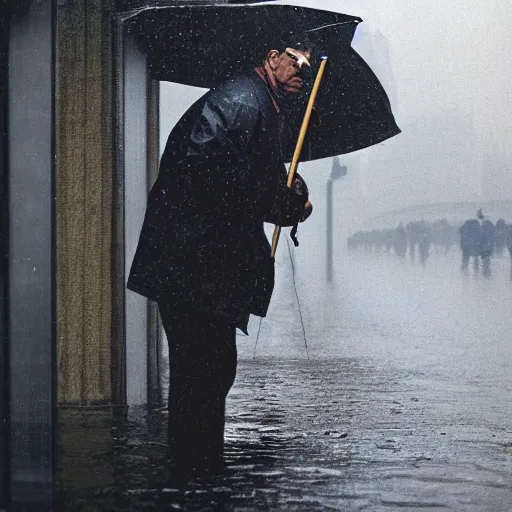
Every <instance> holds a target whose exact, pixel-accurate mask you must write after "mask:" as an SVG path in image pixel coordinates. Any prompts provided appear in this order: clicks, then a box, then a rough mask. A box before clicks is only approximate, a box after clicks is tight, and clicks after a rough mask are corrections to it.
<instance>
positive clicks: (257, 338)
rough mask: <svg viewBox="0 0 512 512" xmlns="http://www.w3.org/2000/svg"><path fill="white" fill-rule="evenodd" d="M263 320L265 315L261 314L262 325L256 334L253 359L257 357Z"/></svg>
mask: <svg viewBox="0 0 512 512" xmlns="http://www.w3.org/2000/svg"><path fill="white" fill-rule="evenodd" d="M262 322H263V317H262V316H260V326H259V327H258V334H257V335H256V343H255V344H254V355H253V356H252V358H253V359H256V347H257V346H258V340H259V339H260V331H261V323H262Z"/></svg>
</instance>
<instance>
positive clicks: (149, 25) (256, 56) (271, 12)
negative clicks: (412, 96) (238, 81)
mask: <svg viewBox="0 0 512 512" xmlns="http://www.w3.org/2000/svg"><path fill="white" fill-rule="evenodd" d="M137 18H138V19H137V27H139V29H138V30H139V37H140V40H141V43H142V45H143V46H144V48H145V50H146V52H147V55H148V63H149V71H150V74H151V76H152V77H153V78H155V79H157V80H164V81H170V82H177V83H182V84H186V85H193V86H197V87H205V88H211V87H215V85H217V84H218V83H220V82H223V81H224V80H226V79H227V78H229V77H230V76H232V75H234V74H236V73H239V72H242V71H246V70H248V69H252V68H253V67H254V66H256V65H260V64H262V62H263V60H264V58H265V56H266V54H267V53H268V51H269V50H271V49H274V48H275V49H278V50H284V48H283V45H285V46H290V47H299V48H300V47H301V46H303V45H304V41H305V40H307V43H308V45H311V44H312V45H313V49H314V52H313V55H312V64H313V70H312V71H313V73H316V71H317V69H318V66H319V65H320V57H321V56H322V55H327V56H328V57H329V63H328V66H327V69H326V73H325V76H324V79H323V81H322V87H321V89H320V91H319V93H318V96H317V99H316V103H315V110H314V114H313V116H312V119H311V123H310V126H309V129H308V136H307V138H306V141H305V145H304V148H303V151H302V153H301V158H300V160H301V161H306V160H316V159H319V158H326V157H331V156H335V155H340V154H344V153H349V152H351V151H356V150H359V149H362V148H365V147H368V146H372V145H374V144H377V143H379V142H382V141H383V140H386V139H388V138H390V137H392V136H394V135H397V134H398V133H400V130H399V128H398V127H397V125H396V123H395V120H394V117H393V114H392V112H391V107H390V104H389V100H388V97H387V95H386V93H385V91H384V89H383V87H382V86H381V84H380V82H379V81H378V79H377V77H376V76H375V74H374V73H373V71H372V70H371V69H370V68H369V66H368V65H367V64H366V63H365V62H364V61H363V59H362V58H361V57H360V56H359V55H358V54H357V53H356V52H355V51H354V50H353V49H352V47H351V42H352V38H353V36H354V33H355V30H356V28H357V25H358V24H359V23H360V22H361V21H362V20H361V19H360V18H358V17H356V16H349V15H345V14H340V13H335V12H328V11H321V10H317V9H311V8H306V7H296V6H290V5H276V4H274V5H272V4H252V5H236V4H220V5H209V6H199V5H198V6H191V5H188V6H183V5H182V6H172V7H162V8H156V9H150V10H149V9H148V10H145V11H142V12H140V13H139V14H138V16H137ZM306 99H307V98H305V100H306ZM304 109H305V103H304V108H293V109H288V113H285V115H284V116H283V118H284V122H285V127H286V128H285V129H284V131H283V132H282V135H283V136H282V145H283V147H284V152H285V154H286V155H288V156H289V160H291V157H292V154H293V150H294V148H295V144H296V141H297V135H298V127H299V126H300V123H301V118H302V116H303V115H304Z"/></svg>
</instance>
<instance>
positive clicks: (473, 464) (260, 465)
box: [59, 359, 512, 512]
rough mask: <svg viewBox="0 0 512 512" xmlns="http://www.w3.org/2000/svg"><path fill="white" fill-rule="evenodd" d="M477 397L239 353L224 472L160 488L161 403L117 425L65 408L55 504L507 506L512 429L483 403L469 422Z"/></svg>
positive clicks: (412, 379) (434, 385) (376, 372)
mask: <svg viewBox="0 0 512 512" xmlns="http://www.w3.org/2000/svg"><path fill="white" fill-rule="evenodd" d="M471 396H472V397H473V398H474V399H475V400H478V390H477V389H476V388H473V389H472V388H467V387H460V388H459V389H456V387H454V386H453V383H443V382H434V381H432V380H430V379H429V378H428V377H426V376H422V375H412V374H409V373H407V372H400V371H397V369H387V368H382V367H381V368H378V367H375V366H373V365H371V364H365V363H364V362H360V361H355V360H343V359H339V360H335V361H314V362H307V361H269V360H254V361H251V360H245V361H242V363H241V364H240V366H239V372H238V377H237V384H236V385H235V387H234V388H233V391H232V393H231V395H230V399H229V404H228V413H227V414H228V421H227V436H226V442H227V448H226V459H227V462H228V467H227V470H226V471H225V473H224V474H223V475H220V476H219V477H217V478H215V479H212V480H211V481H203V482H200V481H196V482H193V483H191V484H190V485H189V487H187V488H185V489H174V488H171V487H169V486H168V484H167V483H166V478H167V471H166V468H165V459H166V458H165V449H164V446H163V444H164V443H165V417H164V413H163V412H154V413H145V412H144V411H138V413H137V414H136V415H132V417H131V418H130V420H131V421H128V422H123V421H119V420H118V421H116V420H112V419H110V418H109V417H108V416H109V414H108V413H105V412H103V413H98V412H96V413H93V412H89V413H87V414H78V413H76V412H74V411H64V412H63V413H62V417H63V421H64V425H63V428H62V453H63V459H62V466H63V475H64V477H65V483H66V485H67V487H68V492H66V493H64V497H65V499H64V502H65V506H64V505H61V508H59V510H73V511H74V512H80V511H84V512H85V511H87V512H92V511H96V510H98V511H100V510H102V511H103V510H105V511H107V510H108V511H121V510H123V511H132V510H133V511H140V510H230V511H231V510H232V511H255V510H276V511H278V510H297V511H304V512H306V511H310V512H312V511H317V510H340V511H341V510H343V511H356V510H357V511H360V510H367V511H381V510H382V511H385V510H386V511H396V510H413V509H414V510H429V511H433V510H447V509H448V510H455V511H464V512H466V511H467V512H471V511H475V512H484V511H495V512H504V511H507V510H510V509H511V508H512V463H511V460H512V429H511V427H510V425H509V424H506V423H505V424H501V425H500V424H497V423H495V422H488V421H486V418H485V415H483V414H482V417H481V419H480V420H478V418H477V416H479V414H480V412H476V413H475V414H474V415H473V416H474V417H473V418H470V421H468V417H467V416H466V417H465V415H461V412H462V411H460V409H459V408H458V407H457V404H458V403H459V404H460V403H461V402H462V401H464V402H465V401H466V399H467V398H469V397H471ZM475 405H477V406H478V407H479V406H483V405H484V404H478V403H475ZM511 405H512V404H511ZM509 410H510V409H509ZM468 412H469V411H468ZM73 488H74V492H73ZM78 489H81V490H80V491H78ZM66 496H67V498H66Z"/></svg>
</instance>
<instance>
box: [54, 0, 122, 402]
mask: <svg viewBox="0 0 512 512" xmlns="http://www.w3.org/2000/svg"><path fill="white" fill-rule="evenodd" d="M111 4H112V0H61V1H59V2H58V3H57V40H56V86H57V94H56V120H57V124H56V157H57V165H56V237H57V343H58V369H59V383H58V392H59V403H61V404H80V405H92V404H108V403H110V402H111V401H112V385H111V365H112V360H113V359H116V358H115V357H114V358H113V357H112V356H113V354H112V341H111V340H112V337H111V330H112V287H111V275H112V274H111V272H112V268H111V266H112V265H111V255H112V211H113V204H112V203H113V201H112V197H113V194H112V179H113V140H112V133H113V130H112V119H113V116H112V98H113V94H112V83H113V80H112V74H113V57H112V21H111V15H112V5H111Z"/></svg>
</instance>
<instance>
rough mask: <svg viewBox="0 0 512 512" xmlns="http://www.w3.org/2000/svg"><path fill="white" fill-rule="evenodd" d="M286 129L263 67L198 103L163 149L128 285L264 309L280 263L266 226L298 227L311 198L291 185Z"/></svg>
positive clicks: (230, 313)
mask: <svg viewBox="0 0 512 512" xmlns="http://www.w3.org/2000/svg"><path fill="white" fill-rule="evenodd" d="M281 132H282V130H280V128H279V115H278V113H277V111H276V109H275V107H274V105H273V103H272V101H271V97H270V94H269V91H268V90H267V86H266V84H265V82H264V81H263V80H261V78H259V77H258V76H257V75H256V73H254V74H250V75H243V76H239V77H236V78H233V79H230V80H229V81H227V82H226V83H224V84H222V85H221V86H219V87H217V88H216V89H214V90H211V91H209V92H208V93H206V94H205V95H204V96H203V97H202V98H200V99H199V100H198V101H197V102H196V103H195V104H194V105H192V107H191V108H190V109H189V110H188V111H187V112H186V113H185V114H184V115H183V117H182V118H181V119H180V120H179V122H178V123H177V125H176V126H175V127H174V129H173V130H172V132H171V134H170V136H169V139H168V141H167V145H166V147H165V151H164V154H163V155H162V159H161V162H160V171H159V175H158V178H157V181H156V183H155V185H154V186H153V188H152V190H151V192H150V194H149V198H148V205H147V211H146V215H145V219H144V224H143V227H142V232H141V235H140V239H139V244H138V247H137V250H136V253H135V257H134V260H133V264H132V267H131V272H130V276H129V280H128V284H127V286H128V288H129V289H130V290H133V291H135V292H137V293H139V294H141V295H144V296H146V297H149V298H151V299H153V300H156V301H165V302H168V303H170V304H171V305H172V306H173V307H175V308H176V309H177V310H180V309H189V308H194V309H195V310H199V311H205V312H210V313H216V314H221V315H225V316H227V317H229V318H233V319H239V318H240V317H243V316H244V315H248V314H249V313H252V314H255V315H258V316H265V315H266V312H267V309H268V305H269V302H270V296H271V294H272V289H273V286H274V260H273V258H271V256H270V245H269V242H268V241H267V238H266V236H265V232H264V229H263V226H264V225H263V223H264V221H266V222H272V223H277V224H279V225H281V226H290V225H293V224H294V223H296V222H297V220H298V218H299V216H300V215H301V214H302V213H303V211H304V210H303V206H304V203H305V202H306V200H307V196H306V195H302V196H299V195H297V194H295V193H294V192H293V191H292V190H291V189H289V188H288V187H287V186H286V168H285V166H284V160H283V157H282V156H281V152H280V143H279V138H280V133H281ZM297 132H298V128H297Z"/></svg>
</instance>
